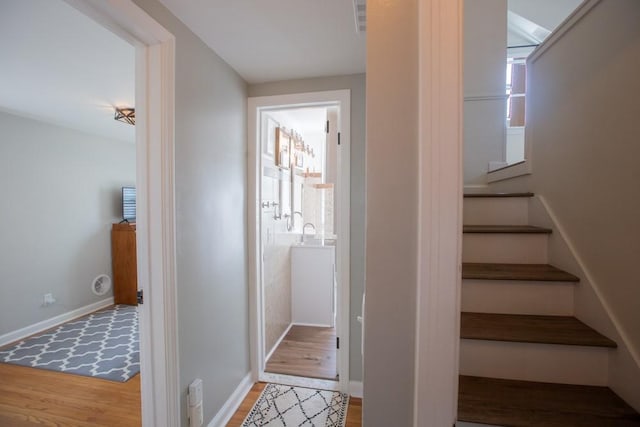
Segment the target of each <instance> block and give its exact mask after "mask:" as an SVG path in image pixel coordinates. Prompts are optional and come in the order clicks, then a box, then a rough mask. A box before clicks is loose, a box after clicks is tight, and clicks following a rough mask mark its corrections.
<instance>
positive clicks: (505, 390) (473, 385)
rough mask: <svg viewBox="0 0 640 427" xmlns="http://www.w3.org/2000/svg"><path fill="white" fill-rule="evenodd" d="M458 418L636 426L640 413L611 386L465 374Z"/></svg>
mask: <svg viewBox="0 0 640 427" xmlns="http://www.w3.org/2000/svg"><path fill="white" fill-rule="evenodd" d="M459 384H460V387H459V392H458V420H460V421H466V422H474V423H482V424H492V425H499V426H516V427H539V426H545V427H569V426H576V427H577V426H580V427H592V426H593V427H613V426H615V427H632V426H640V415H639V414H638V413H637V412H636V411H635V410H634V409H633V408H632V407H631V406H629V405H628V404H627V403H625V402H624V400H622V399H621V398H620V397H618V395H616V394H615V393H614V392H613V391H611V389H609V388H608V387H595V386H583V385H569V384H550V383H538V382H531V381H515V380H504V379H495V378H483V377H469V376H460V382H459Z"/></svg>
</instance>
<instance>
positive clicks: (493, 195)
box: [463, 192, 535, 199]
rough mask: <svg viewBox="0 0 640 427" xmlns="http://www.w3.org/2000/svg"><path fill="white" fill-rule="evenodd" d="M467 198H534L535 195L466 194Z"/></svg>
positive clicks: (527, 193)
mask: <svg viewBox="0 0 640 427" xmlns="http://www.w3.org/2000/svg"><path fill="white" fill-rule="evenodd" d="M463 196H464V197H465V198H469V199H473V198H508V197H533V196H535V194H533V193H531V192H522V193H517V192H516V193H465V194H463Z"/></svg>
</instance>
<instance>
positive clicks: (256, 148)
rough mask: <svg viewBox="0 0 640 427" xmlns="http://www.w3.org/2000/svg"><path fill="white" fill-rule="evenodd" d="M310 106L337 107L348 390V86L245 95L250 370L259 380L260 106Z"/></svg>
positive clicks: (343, 386) (342, 367)
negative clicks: (288, 93)
mask: <svg viewBox="0 0 640 427" xmlns="http://www.w3.org/2000/svg"><path fill="white" fill-rule="evenodd" d="M310 105H327V106H331V105H339V106H340V116H339V121H340V146H339V148H338V182H337V195H336V209H337V211H338V222H337V233H336V234H337V235H338V239H337V244H336V271H337V277H338V280H339V284H340V285H339V290H338V295H337V300H338V304H337V306H338V316H337V318H338V321H337V324H338V325H339V326H340V328H339V334H340V350H339V352H340V357H339V366H338V373H339V375H340V381H339V384H338V386H339V389H340V390H341V391H343V392H345V393H346V392H348V390H349V328H350V310H349V296H350V288H351V287H350V282H349V275H350V263H349V256H350V255H349V253H350V244H349V242H350V235H349V230H350V218H351V214H350V209H349V208H350V199H351V193H350V166H351V157H350V156H351V154H350V152H351V149H350V147H351V91H350V90H336V91H326V92H309V93H299V94H290V95H275V96H261V97H254V98H249V99H248V110H247V112H248V134H247V135H248V167H247V175H248V186H249V188H248V192H249V194H248V207H247V220H248V221H247V222H248V239H249V245H248V246H249V303H250V305H249V310H250V335H249V336H250V355H251V375H252V378H253V380H254V381H258V380H259V377H260V373H261V370H262V369H263V368H264V362H265V354H264V341H263V339H264V337H263V334H262V333H261V331H263V324H262V323H263V316H262V312H261V310H262V293H261V286H260V285H261V281H262V268H261V265H262V260H261V256H260V253H261V252H260V250H261V245H262V242H261V233H260V227H261V224H260V202H261V200H259V198H260V193H261V191H260V189H261V186H262V173H261V170H262V149H261V146H260V138H259V130H260V114H259V112H260V111H263V110H269V109H276V107H282V106H287V107H292V106H294V107H305V106H310Z"/></svg>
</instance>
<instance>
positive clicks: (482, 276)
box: [462, 262, 580, 282]
mask: <svg viewBox="0 0 640 427" xmlns="http://www.w3.org/2000/svg"><path fill="white" fill-rule="evenodd" d="M462 278H463V279H479V280H531V281H540V282H579V281H580V279H579V278H578V277H576V276H574V275H573V274H571V273H567V272H566V271H564V270H560V269H559V268H556V267H554V266H552V265H549V264H495V263H475V262H465V263H462Z"/></svg>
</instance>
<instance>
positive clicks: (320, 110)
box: [269, 107, 327, 137]
mask: <svg viewBox="0 0 640 427" xmlns="http://www.w3.org/2000/svg"><path fill="white" fill-rule="evenodd" d="M269 115H270V116H271V117H273V119H274V120H275V121H277V122H278V123H279V124H280V125H282V126H285V127H287V128H288V129H290V130H291V129H293V130H294V131H296V132H298V133H299V134H301V135H302V136H303V137H304V135H305V133H318V132H319V133H324V129H325V124H326V122H327V107H308V108H293V109H283V110H274V111H269Z"/></svg>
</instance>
